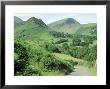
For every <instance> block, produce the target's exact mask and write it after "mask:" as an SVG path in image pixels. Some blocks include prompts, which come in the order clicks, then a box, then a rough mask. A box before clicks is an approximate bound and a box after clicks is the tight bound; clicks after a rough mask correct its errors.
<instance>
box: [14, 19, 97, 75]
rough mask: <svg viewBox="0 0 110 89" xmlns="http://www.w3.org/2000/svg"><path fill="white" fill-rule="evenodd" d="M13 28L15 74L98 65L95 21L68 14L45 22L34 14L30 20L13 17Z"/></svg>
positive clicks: (58, 71)
mask: <svg viewBox="0 0 110 89" xmlns="http://www.w3.org/2000/svg"><path fill="white" fill-rule="evenodd" d="M14 28H15V30H14V74H15V75H17V76H36V75H37V76H61V75H67V74H68V73H70V72H72V71H73V70H74V66H75V65H77V64H78V65H86V66H87V67H89V68H94V67H95V64H96V59H97V43H96V40H97V35H96V34H97V26H96V24H95V23H92V24H80V23H79V22H77V21H76V20H74V19H72V18H66V19H63V20H60V21H56V22H54V23H51V24H49V25H46V24H45V23H44V22H43V21H42V20H41V19H37V18H35V17H31V18H30V19H28V20H27V21H22V20H21V19H20V18H18V17H14ZM79 59H80V60H81V61H79ZM95 70H96V69H95Z"/></svg>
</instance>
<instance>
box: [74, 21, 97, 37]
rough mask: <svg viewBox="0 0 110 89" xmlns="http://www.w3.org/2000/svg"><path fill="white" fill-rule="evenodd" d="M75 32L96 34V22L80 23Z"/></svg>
mask: <svg viewBox="0 0 110 89" xmlns="http://www.w3.org/2000/svg"><path fill="white" fill-rule="evenodd" d="M76 34H80V35H92V36H96V35H97V24H96V23H88V24H81V27H80V29H79V30H77V32H76Z"/></svg>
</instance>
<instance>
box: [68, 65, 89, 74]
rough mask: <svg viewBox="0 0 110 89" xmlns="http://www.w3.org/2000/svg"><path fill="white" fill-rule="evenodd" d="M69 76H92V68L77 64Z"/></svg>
mask: <svg viewBox="0 0 110 89" xmlns="http://www.w3.org/2000/svg"><path fill="white" fill-rule="evenodd" d="M67 76H91V73H90V70H89V69H88V68H86V67H83V66H75V69H74V71H73V72H71V73H70V74H68V75H67Z"/></svg>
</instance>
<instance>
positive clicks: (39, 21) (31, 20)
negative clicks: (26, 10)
mask: <svg viewBox="0 0 110 89" xmlns="http://www.w3.org/2000/svg"><path fill="white" fill-rule="evenodd" d="M27 22H29V23H34V24H36V25H39V26H43V27H47V26H46V24H45V23H44V22H43V21H42V20H41V19H38V18H35V17H31V18H29V19H28V20H27Z"/></svg>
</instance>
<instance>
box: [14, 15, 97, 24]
mask: <svg viewBox="0 0 110 89" xmlns="http://www.w3.org/2000/svg"><path fill="white" fill-rule="evenodd" d="M14 16H17V17H19V18H20V19H22V20H23V21H26V20H28V19H29V18H31V17H36V18H38V19H42V20H43V21H44V22H45V23H46V24H49V23H51V22H54V21H57V20H60V19H64V18H73V19H75V20H77V21H78V22H79V23H81V24H87V23H97V16H96V14H95V13H37V14H36V13H31V14H28V13H25V14H21V13H19V14H14Z"/></svg>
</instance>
